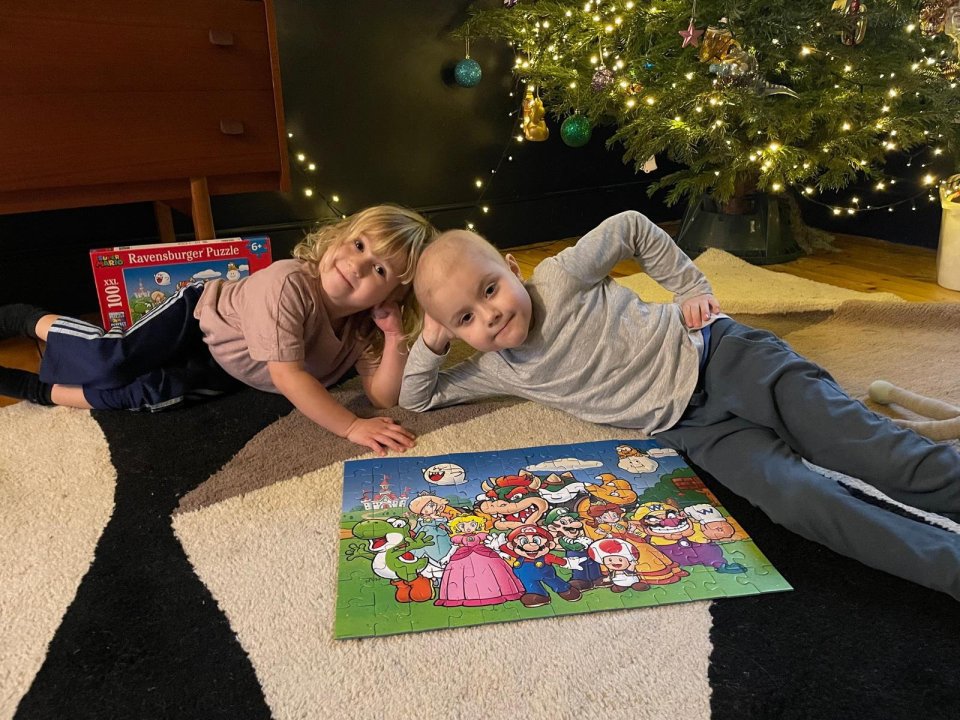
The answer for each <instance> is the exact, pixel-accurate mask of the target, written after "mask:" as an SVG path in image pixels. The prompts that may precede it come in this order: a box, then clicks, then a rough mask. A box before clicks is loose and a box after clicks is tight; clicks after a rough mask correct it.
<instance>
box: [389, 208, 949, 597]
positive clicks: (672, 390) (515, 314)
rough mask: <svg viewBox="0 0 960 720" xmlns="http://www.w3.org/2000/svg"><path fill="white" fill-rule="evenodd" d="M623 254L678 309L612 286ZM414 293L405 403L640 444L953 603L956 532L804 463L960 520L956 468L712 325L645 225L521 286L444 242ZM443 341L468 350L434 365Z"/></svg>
mask: <svg viewBox="0 0 960 720" xmlns="http://www.w3.org/2000/svg"><path fill="white" fill-rule="evenodd" d="M627 258H634V259H635V260H636V261H637V262H638V263H639V264H640V265H641V266H642V268H643V269H644V270H645V271H646V272H647V274H648V275H650V276H651V277H652V278H653V279H654V280H656V281H657V282H659V283H660V284H661V285H663V286H664V287H665V288H667V289H668V290H670V291H672V292H673V293H674V302H672V303H666V304H659V303H646V302H644V301H643V300H642V299H640V298H639V297H638V296H637V295H636V294H635V293H633V292H632V291H630V290H628V289H627V288H624V287H622V286H620V285H618V284H617V283H615V282H613V281H612V280H611V279H610V277H609V276H608V273H609V272H610V270H611V269H612V268H613V267H614V266H615V265H616V264H617V263H619V262H620V261H622V260H625V259H627ZM414 290H415V292H416V295H417V298H418V300H419V301H420V304H421V305H422V306H423V309H424V313H425V315H424V327H423V332H422V334H421V336H420V338H419V339H418V340H417V341H416V343H415V344H414V346H413V347H412V348H411V352H410V357H409V358H408V360H407V365H406V370H405V373H404V378H403V385H402V388H401V392H400V405H401V406H402V407H405V408H408V409H411V410H415V411H425V410H429V409H431V408H437V407H445V406H448V405H454V404H459V403H463V402H469V401H471V400H476V399H481V398H485V397H491V396H499V395H514V396H517V397H522V398H526V399H528V400H533V401H537V402H540V403H543V404H546V405H549V406H551V407H555V408H558V409H560V410H563V411H565V412H568V413H570V414H572V415H574V416H576V417H579V418H581V419H583V420H588V421H591V422H596V423H601V424H606V425H613V426H617V427H624V428H630V429H633V430H637V431H640V432H642V433H645V434H647V435H651V436H654V437H656V439H657V440H658V441H659V442H660V443H661V444H662V445H664V446H666V447H669V448H673V449H675V450H677V451H679V452H681V453H682V454H684V455H685V456H686V457H687V458H688V460H689V461H690V462H691V463H693V464H695V465H696V466H698V467H700V468H703V469H704V470H705V471H706V472H707V473H709V474H710V475H712V476H713V477H714V478H716V479H717V480H718V481H719V482H721V483H723V484H725V485H726V486H727V487H729V488H730V489H731V490H732V491H734V492H736V493H738V494H740V495H742V496H743V497H745V498H747V499H748V500H749V501H750V502H752V503H753V504H754V505H757V506H759V507H760V508H761V509H763V510H764V511H765V512H766V513H767V514H768V515H769V516H770V517H771V519H772V520H774V521H775V522H777V523H780V524H782V525H784V526H786V527H787V528H789V529H791V530H793V531H794V532H797V533H799V534H800V535H802V536H804V537H806V538H808V539H810V540H813V541H816V542H820V543H822V544H824V545H826V546H827V547H830V548H831V549H833V550H835V551H836V552H839V553H842V554H845V555H847V556H849V557H853V558H855V559H857V560H860V561H861V562H863V563H865V564H867V565H870V566H871V567H875V568H878V569H881V570H886V571H887V572H890V573H893V574H895V575H899V576H900V577H904V578H907V579H910V580H913V581H914V582H917V583H920V584H922V585H925V586H927V587H931V588H934V589H937V590H941V591H944V592H947V593H949V594H951V595H952V596H953V597H954V598H957V599H960V536H957V535H955V534H953V533H950V532H948V531H946V530H943V529H940V528H936V527H933V526H930V525H926V524H924V523H919V522H915V521H913V520H910V519H907V518H904V517H902V516H900V515H897V514H895V513H892V512H889V511H888V510H886V509H884V508H882V507H879V506H877V505H873V504H870V503H868V502H865V501H863V500H860V499H858V498H855V497H853V496H852V495H850V493H849V492H848V491H847V490H846V489H845V488H844V487H843V486H842V485H840V484H839V483H837V482H835V481H832V480H828V479H826V478H825V477H824V476H823V475H822V474H820V473H818V472H816V471H814V470H813V469H811V468H810V467H809V466H808V465H807V464H805V463H804V462H803V459H804V458H806V459H807V460H809V461H810V462H812V463H815V464H816V465H819V466H822V467H825V468H828V469H830V470H834V471H837V472H840V473H844V474H847V475H851V476H853V477H857V478H860V479H862V480H864V481H865V482H867V483H870V484H872V485H874V486H875V487H876V488H877V489H879V490H880V491H881V492H883V493H885V494H886V495H888V496H890V497H891V498H893V499H894V500H897V501H899V502H903V503H906V504H908V505H912V506H915V507H918V508H921V509H923V510H927V511H931V512H935V513H940V514H942V515H945V516H947V517H950V518H951V519H958V518H960V455H958V454H957V452H956V451H955V450H953V449H952V448H950V447H948V446H946V445H938V444H935V443H933V442H931V441H929V440H927V439H926V438H923V437H921V436H919V435H917V434H916V433H914V432H912V431H910V430H906V429H903V428H900V427H898V426H897V425H895V424H894V423H893V422H891V421H889V420H888V419H887V418H884V417H881V416H879V415H876V414H875V413H873V412H870V411H869V410H867V409H866V407H864V406H863V405H862V404H861V403H860V402H858V401H856V400H854V399H852V398H850V397H849V396H848V395H847V394H846V393H845V392H844V391H843V390H842V389H841V388H840V387H839V386H838V385H837V383H836V382H835V381H834V380H833V378H831V377H830V375H829V374H828V373H826V371H824V370H823V369H822V368H820V367H818V366H817V365H815V364H814V363H811V362H810V361H808V360H806V359H804V358H802V357H801V356H799V355H797V354H796V353H795V352H793V350H792V349H791V348H790V347H789V346H788V345H786V343H784V342H783V341H781V340H780V339H778V338H777V337H776V336H774V335H773V334H771V333H769V332H766V331H763V330H757V329H754V328H750V327H747V326H745V325H742V324H740V323H737V322H735V321H734V320H732V319H731V318H729V317H727V316H725V315H723V314H722V313H721V312H720V305H719V303H718V301H717V299H716V298H715V297H714V296H713V294H712V290H711V287H710V284H709V283H708V282H707V280H706V278H705V277H704V276H703V274H702V273H700V271H699V270H698V269H697V268H696V267H695V266H694V264H693V263H692V262H691V261H690V259H689V258H688V257H687V256H686V255H685V254H684V253H683V252H682V251H681V250H680V249H679V248H678V247H677V246H676V244H675V243H674V242H673V240H672V239H671V238H670V236H669V235H667V234H666V233H665V232H664V231H663V230H661V229H660V228H659V227H657V226H656V225H654V224H653V223H652V222H650V221H649V220H648V219H647V218H646V217H644V216H643V215H641V214H639V213H636V212H625V213H621V214H619V215H616V216H614V217H611V218H609V219H607V220H605V221H604V222H603V223H601V224H600V225H599V226H598V227H597V228H595V229H594V230H592V231H590V232H589V233H587V234H586V235H584V236H583V237H582V238H581V239H580V241H579V242H578V243H577V244H576V245H575V246H574V247H571V248H567V249H565V250H563V251H562V252H560V253H559V254H557V255H556V256H555V257H552V258H549V259H547V260H544V261H543V262H542V263H540V265H538V266H537V268H536V269H535V270H534V272H533V276H532V277H531V279H530V280H529V281H527V282H524V280H523V278H522V276H521V273H520V268H519V266H518V265H517V262H516V260H515V259H514V258H513V257H511V256H510V255H507V256H506V257H503V256H501V255H500V253H499V252H498V251H497V250H496V248H494V247H493V246H492V245H490V243H488V242H487V241H486V240H484V239H483V238H481V237H480V236H479V235H476V234H474V233H470V232H467V231H462V230H456V231H450V232H447V233H444V234H442V235H441V236H440V237H439V238H438V239H437V240H436V241H435V242H434V243H433V244H432V245H431V246H430V247H429V248H428V249H427V250H426V251H425V252H424V254H423V256H422V258H421V261H420V265H419V266H418V269H417V274H416V277H415V280H414ZM453 338H459V339H461V340H463V341H464V342H466V343H467V344H468V345H470V346H471V347H473V348H475V349H476V350H478V351H480V352H478V353H477V354H475V355H474V356H473V357H471V358H470V359H468V360H466V361H464V362H462V363H459V364H457V365H454V366H453V367H450V368H446V369H441V366H442V364H443V361H444V355H445V353H446V352H447V349H448V346H449V342H450V340H452V339H453Z"/></svg>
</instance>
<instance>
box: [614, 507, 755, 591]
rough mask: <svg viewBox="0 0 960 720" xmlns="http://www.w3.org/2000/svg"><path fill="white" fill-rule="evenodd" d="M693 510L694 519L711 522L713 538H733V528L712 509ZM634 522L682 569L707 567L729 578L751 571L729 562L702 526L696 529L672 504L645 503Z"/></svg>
mask: <svg viewBox="0 0 960 720" xmlns="http://www.w3.org/2000/svg"><path fill="white" fill-rule="evenodd" d="M691 507H692V508H694V509H693V510H692V511H691V514H693V515H694V516H698V517H701V518H709V519H710V521H709V522H707V523H705V525H710V526H712V527H710V529H709V531H710V534H711V535H714V536H716V535H722V536H723V537H732V536H733V526H731V525H730V524H729V523H728V522H726V519H725V518H724V517H723V516H722V515H721V514H720V512H719V511H718V510H717V509H716V508H714V507H713V506H712V505H708V506H706V507H709V508H711V510H712V511H714V512H707V511H705V508H704V506H703V505H694V506H691ZM633 519H634V520H636V521H638V523H639V524H638V525H637V527H638V528H639V529H640V530H641V532H643V534H644V535H645V536H646V539H647V542H649V543H650V544H651V545H653V546H654V547H656V548H657V549H658V550H660V551H662V552H663V554H664V555H666V556H667V557H669V558H670V559H672V560H674V561H675V562H677V563H678V564H679V565H682V566H690V565H705V566H707V567H712V568H713V569H714V570H716V571H717V572H718V573H729V574H736V573H743V572H746V571H747V569H746V568H745V567H744V566H743V565H741V564H740V563H730V562H727V561H726V559H725V558H724V557H723V550H722V549H721V547H720V546H719V545H717V544H716V543H715V542H714V541H713V539H711V537H710V536H708V535H707V534H706V532H705V531H704V530H703V529H702V527H701V526H700V524H699V523H697V526H696V527H694V523H693V522H691V519H690V516H689V515H688V514H687V513H686V512H685V511H683V510H681V509H680V508H679V507H678V506H677V504H676V503H675V502H674V501H672V500H664V501H663V502H660V501H656V502H645V503H641V504H640V505H638V506H637V509H636V510H634V511H633ZM724 525H725V526H726V527H724Z"/></svg>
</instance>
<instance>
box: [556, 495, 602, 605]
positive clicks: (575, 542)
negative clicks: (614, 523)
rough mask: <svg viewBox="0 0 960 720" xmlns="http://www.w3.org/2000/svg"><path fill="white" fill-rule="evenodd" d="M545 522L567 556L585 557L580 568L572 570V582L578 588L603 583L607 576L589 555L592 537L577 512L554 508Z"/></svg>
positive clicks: (582, 588)
mask: <svg viewBox="0 0 960 720" xmlns="http://www.w3.org/2000/svg"><path fill="white" fill-rule="evenodd" d="M543 524H544V525H545V526H546V528H547V530H549V531H550V534H551V535H553V538H554V540H556V542H557V545H559V546H560V548H561V549H562V550H563V551H564V555H565V557H568V558H571V557H573V558H583V563H582V564H581V565H580V569H579V570H574V571H573V572H572V574H571V579H570V584H571V585H572V586H573V587H575V588H576V589H577V590H587V589H589V588H592V587H597V586H598V585H603V584H604V580H605V578H604V575H603V573H602V572H601V570H600V566H599V565H597V563H595V562H594V561H593V560H591V559H590V557H589V556H588V555H587V547H588V546H589V545H590V538H588V537H587V536H586V535H585V534H584V531H583V521H582V520H580V518H579V517H578V516H577V514H576V513H575V512H573V511H572V510H568V509H567V508H565V507H558V508H554V509H553V510H551V511H550V512H548V513H547V514H546V516H545V517H544V518H543Z"/></svg>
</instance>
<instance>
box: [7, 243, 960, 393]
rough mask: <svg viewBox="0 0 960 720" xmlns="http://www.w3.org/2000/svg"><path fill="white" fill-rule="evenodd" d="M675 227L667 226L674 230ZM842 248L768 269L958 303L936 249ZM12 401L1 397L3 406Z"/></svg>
mask: <svg viewBox="0 0 960 720" xmlns="http://www.w3.org/2000/svg"><path fill="white" fill-rule="evenodd" d="M672 229H673V228H671V227H667V230H668V231H670V230H672ZM575 241H576V240H575V239H570V240H558V241H556V242H550V243H540V244H537V245H529V246H526V247H522V248H514V249H511V250H510V252H511V253H512V254H513V256H514V257H516V258H517V262H519V263H520V267H521V268H522V269H523V272H524V275H525V276H529V275H530V273H531V272H532V271H533V268H534V267H535V266H536V265H537V263H539V262H540V261H541V260H543V259H544V258H547V257H550V256H552V255H555V254H556V253H558V252H560V251H561V250H562V249H563V248H565V247H568V246H570V245H572V244H573V243H574V242H575ZM836 248H837V252H818V253H816V254H814V255H806V256H803V257H800V258H798V259H797V260H794V261H792V262H789V263H784V264H782V265H766V266H764V267H765V268H766V269H768V270H774V271H776V272H783V273H788V274H790V275H796V276H798V277H803V278H807V279H809V280H816V281H817V282H822V283H827V284H828V285H835V286H837V287H843V288H848V289H850V290H858V291H860V292H889V293H893V294H895V295H899V296H900V297H902V298H903V299H904V300H909V301H911V302H956V303H960V292H958V291H954V290H947V289H946V288H942V287H940V286H939V285H937V267H936V258H937V255H936V252H935V251H933V250H928V249H925V248H917V247H912V246H909V245H897V244H895V243H889V242H885V241H883V240H872V239H869V238H862V237H856V236H853V235H841V236H838V237H837V240H836ZM635 272H637V267H636V265H634V264H633V262H632V261H628V262H623V263H620V264H619V265H618V266H617V267H616V268H614V270H613V272H612V273H611V274H612V275H613V276H614V277H620V276H622V275H631V274H633V273H635ZM39 362H40V354H39V350H38V347H37V344H36V343H34V342H32V341H29V340H6V341H0V365H3V366H6V367H17V368H23V369H24V370H33V371H36V370H37V367H38V365H39ZM11 402H12V401H10V400H8V399H7V398H2V397H0V406H3V405H9V404H10V403H11Z"/></svg>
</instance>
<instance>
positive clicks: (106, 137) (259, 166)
mask: <svg viewBox="0 0 960 720" xmlns="http://www.w3.org/2000/svg"><path fill="white" fill-rule="evenodd" d="M18 104H19V108H18V110H19V112H17V113H16V114H15V116H12V114H10V113H0V137H4V138H17V142H14V143H2V144H0V192H9V191H18V190H29V189H34V188H57V187H68V186H79V185H97V184H101V185H102V184H108V183H123V182H138V181H143V180H162V179H166V178H182V177H189V176H192V175H196V176H200V175H203V176H212V175H231V174H244V173H258V172H279V171H280V170H281V168H282V162H281V157H280V144H279V142H278V130H277V117H276V114H275V106H274V94H273V91H272V89H270V90H247V91H240V90H235V91H220V92H203V91H194V92H184V91H179V92H150V93H147V92H142V93H138V92H130V93H98V94H89V93H62V94H56V95H28V96H24V97H21V98H19V99H18ZM63 118H72V122H69V123H64V122H63ZM237 123H240V124H241V125H242V132H240V133H239V134H228V133H236V132H237V131H238V130H241V126H240V125H237Z"/></svg>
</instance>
